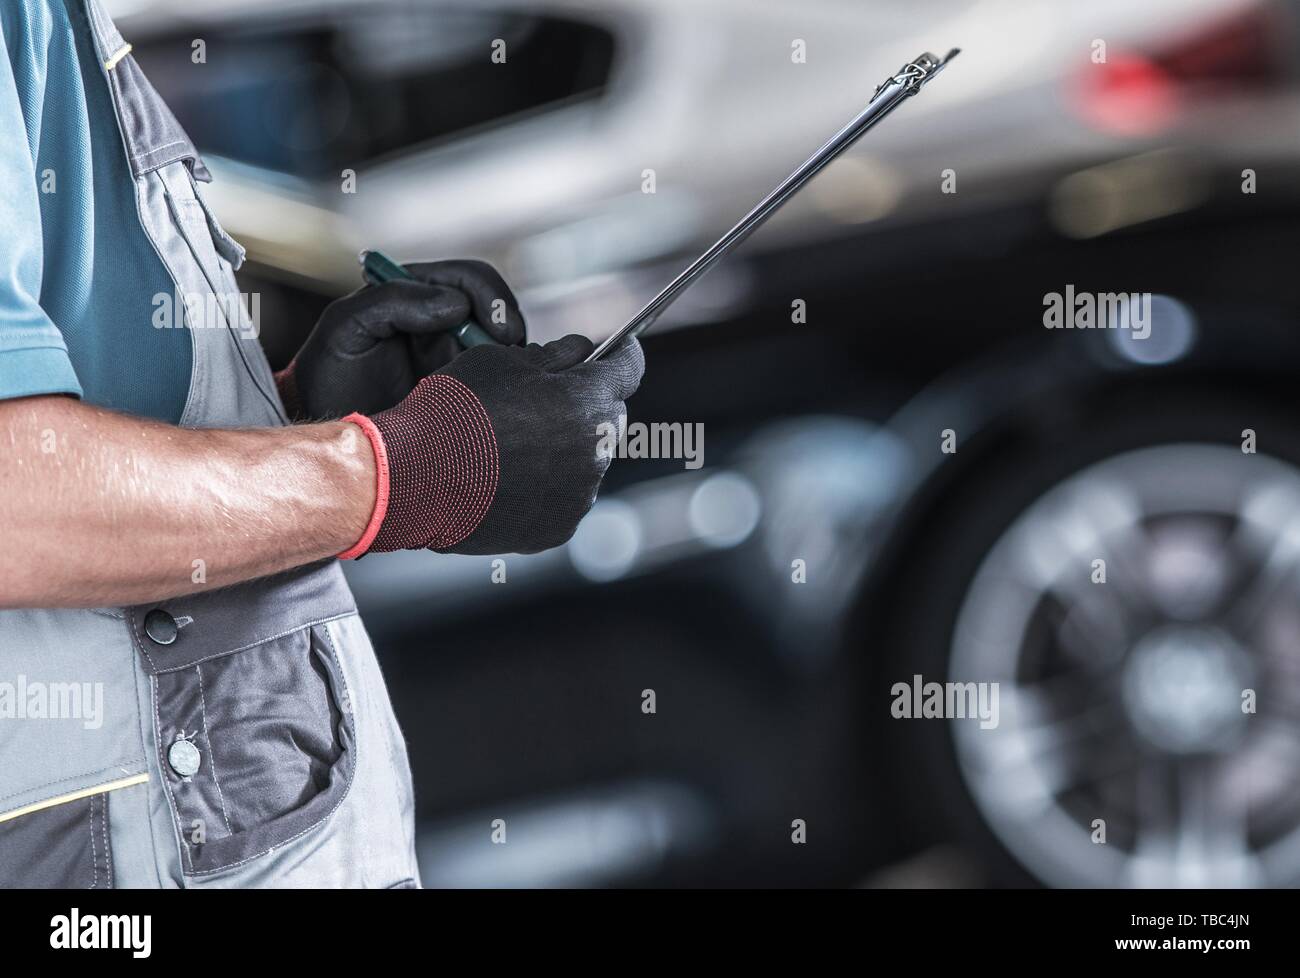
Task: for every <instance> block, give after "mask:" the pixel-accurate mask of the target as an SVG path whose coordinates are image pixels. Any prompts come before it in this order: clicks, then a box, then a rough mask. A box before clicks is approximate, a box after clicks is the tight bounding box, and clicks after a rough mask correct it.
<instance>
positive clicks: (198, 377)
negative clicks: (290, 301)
mask: <svg viewBox="0 0 1300 978" xmlns="http://www.w3.org/2000/svg"><path fill="white" fill-rule="evenodd" d="M0 29H2V30H3V39H4V44H3V48H0V131H2V132H3V134H4V136H5V139H4V140H3V142H0V213H3V214H4V216H5V221H4V224H3V227H0V445H2V446H3V457H2V458H0V525H3V526H4V527H5V546H4V547H3V548H0V609H4V610H0V885H7V886H14V885H47V886H71V887H82V886H85V887H112V886H164V887H180V886H187V887H188V886H201V885H208V886H253V885H264V886H379V887H392V886H415V885H418V875H417V870H416V865H415V859H414V854H413V845H412V798H411V787H410V775H409V772H408V768H407V762H406V751H405V746H404V743H403V740H402V737H401V733H400V731H399V730H398V729H397V725H396V723H395V721H394V719H393V716H392V710H391V707H390V705H389V702H388V696H387V693H386V691H385V688H384V684H383V680H382V677H381V676H380V673H379V669H378V666H377V664H376V662H375V659H374V655H373V652H372V651H371V648H370V645H369V641H368V639H367V637H366V634H365V631H364V629H363V627H362V625H361V623H360V621H359V619H358V618H357V615H356V610H355V606H354V604H353V602H352V598H351V595H350V594H349V592H348V589H347V585H346V583H345V582H344V580H343V577H342V575H341V573H340V571H339V567H338V562H337V561H336V560H335V559H334V558H335V557H340V558H343V559H350V558H355V557H359V556H361V555H363V554H367V553H377V552H384V551H392V550H399V549H423V548H428V549H431V550H436V551H439V552H456V553H473V554H488V553H501V552H534V551H538V550H542V549H545V548H548V547H553V546H556V545H558V544H560V543H562V542H564V541H565V540H566V539H568V537H569V536H570V535H571V534H572V532H573V530H574V528H575V526H576V524H577V522H578V520H579V519H581V517H582V516H583V514H584V513H586V511H587V510H588V509H589V507H590V506H591V503H592V501H593V500H594V498H595V494H596V491H597V488H598V486H599V484H600V481H601V478H602V476H603V474H604V470H605V467H606V466H607V465H608V459H607V458H601V457H599V455H598V453H597V452H596V450H595V446H596V443H597V440H598V436H597V426H598V425H600V424H601V423H602V422H613V421H614V420H615V419H616V418H617V417H618V415H619V414H621V413H622V412H623V410H624V407H623V401H624V399H625V398H627V397H628V396H629V395H630V394H631V393H632V392H633V391H634V390H635V388H636V386H637V384H638V383H639V380H640V376H641V371H642V364H643V361H642V358H641V353H640V349H639V347H638V346H637V345H636V343H635V342H632V343H629V344H627V345H624V346H623V347H620V348H619V349H618V350H616V351H615V352H614V354H613V355H611V356H610V357H608V358H607V359H605V360H603V361H600V362H598V363H594V364H585V363H583V360H584V358H585V357H586V355H587V354H588V353H589V352H590V351H591V348H592V347H591V344H590V343H589V342H588V341H587V340H585V339H583V338H581V337H577V336H569V337H565V338H564V339H562V340H558V341H556V342H554V343H550V344H547V345H546V346H542V347H539V346H535V345H533V346H527V347H524V346H519V345H515V344H519V343H521V342H522V340H523V338H524V324H523V320H522V318H521V317H520V315H519V311H518V307H517V304H516V303H515V300H514V297H513V296H512V295H511V294H510V292H509V290H508V289H507V288H506V286H505V284H504V283H503V282H502V281H501V280H500V278H499V276H497V275H496V273H495V272H493V271H492V270H491V269H490V268H488V267H486V266H484V265H481V264H478V263H472V262H447V263H434V264H429V265H416V266H412V267H411V270H412V271H413V273H414V274H415V275H416V277H417V279H419V280H420V281H416V282H400V283H393V284H390V285H385V286H382V287H375V288H366V289H363V290H361V291H360V292H358V293H355V294H353V295H351V296H349V297H347V298H345V299H342V300H340V301H339V302H337V303H335V304H334V305H332V306H331V307H330V308H329V309H328V310H327V311H326V313H325V315H324V316H323V317H322V318H321V321H320V322H319V323H318V324H317V326H316V329H315V330H314V332H313V333H312V334H311V337H310V338H309V339H308V341H307V343H306V345H305V346H304V348H303V349H302V350H301V351H300V353H299V354H298V356H297V357H296V358H295V360H294V362H293V364H292V365H291V366H290V367H289V368H287V369H286V370H285V371H282V372H281V374H279V375H277V376H274V377H273V376H272V374H271V372H270V369H269V368H268V366H267V364H266V361H265V358H264V356H263V355H262V352H261V350H260V348H259V347H258V345H257V342H256V339H255V338H254V335H253V334H254V332H255V331H254V330H252V329H251V328H249V326H250V324H249V323H248V322H247V318H246V317H247V312H246V310H245V309H244V307H243V306H242V305H241V304H240V303H238V302H234V301H229V300H231V298H232V297H234V296H235V295H237V293H238V286H237V285H236V283H235V280H234V275H233V271H234V269H235V268H237V267H238V266H239V263H240V261H241V260H242V256H243V252H242V249H241V248H240V247H239V246H238V245H237V244H236V243H235V242H234V241H233V240H232V239H231V238H230V237H229V236H228V235H226V233H225V232H224V231H223V230H222V229H221V227H220V225H219V224H218V223H217V222H216V221H215V219H214V218H213V217H212V215H211V214H210V213H209V211H208V209H207V206H206V204H205V202H204V200H203V196H202V192H201V190H200V185H201V183H203V182H205V181H207V180H209V179H210V176H209V174H208V172H207V169H206V167H205V166H204V165H203V161H202V159H201V158H200V157H199V155H198V153H197V152H196V151H195V149H194V147H193V145H192V143H191V142H190V141H189V139H188V137H187V136H186V135H185V133H184V132H183V131H182V130H181V128H180V126H179V125H178V124H177V122H176V120H175V119H174V117H173V116H172V115H171V113H170V112H169V111H168V110H167V108H166V106H165V105H164V104H163V103H162V101H161V100H160V99H159V97H158V96H157V94H156V93H155V92H154V90H153V89H152V87H151V86H150V85H149V84H148V82H147V81H146V80H145V79H144V77H143V75H142V74H141V72H140V70H139V68H138V66H137V65H136V64H135V62H134V60H133V59H132V57H131V55H130V46H129V45H128V44H127V43H126V42H125V41H124V40H123V39H122V37H121V35H120V34H119V33H118V32H117V30H116V29H115V27H114V26H113V24H112V22H111V21H110V20H109V18H108V17H107V16H106V14H105V13H104V11H103V9H102V8H101V6H100V2H99V0H8V2H6V3H5V4H4V5H3V6H2V7H0ZM171 296H181V297H184V301H183V302H182V303H181V305H180V307H179V308H178V309H177V311H176V315H177V316H180V317H182V318H183V323H182V324H180V325H183V326H184V327H185V328H180V329H166V328H156V327H157V326H158V325H159V319H158V312H159V310H160V308H162V305H161V304H160V299H165V298H168V297H171ZM196 298H197V300H198V301H195V300H196ZM213 299H216V300H222V301H203V300H213ZM471 316H472V317H473V318H474V319H475V320H476V321H477V322H478V323H479V324H480V325H482V326H483V327H484V328H485V329H487V330H489V331H491V333H492V335H493V336H494V338H495V339H496V340H497V341H499V343H500V344H501V345H489V346H480V347H476V348H474V349H471V350H469V351H466V352H463V353H460V354H459V355H456V354H457V350H456V349H455V347H454V344H453V343H452V342H451V340H450V338H449V337H447V336H445V335H443V332H444V331H445V330H447V329H449V328H452V327H454V326H457V325H459V324H460V323H461V322H463V321H464V320H465V319H466V318H469V317H471ZM314 419H319V420H314ZM430 559H436V558H435V557H433V556H430Z"/></svg>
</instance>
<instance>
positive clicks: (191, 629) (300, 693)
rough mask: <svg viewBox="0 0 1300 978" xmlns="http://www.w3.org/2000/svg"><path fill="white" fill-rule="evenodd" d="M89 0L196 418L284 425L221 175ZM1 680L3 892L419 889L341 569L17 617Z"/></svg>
mask: <svg viewBox="0 0 1300 978" xmlns="http://www.w3.org/2000/svg"><path fill="white" fill-rule="evenodd" d="M85 2H86V12H87V14H88V16H89V19H90V24H91V28H92V30H93V33H94V36H95V43H96V46H97V49H98V52H99V55H100V59H101V66H102V67H103V68H104V76H105V78H106V83H107V84H108V85H109V87H110V88H111V91H112V98H113V103H114V106H115V109H116V112H117V119H118V124H119V128H120V130H121V133H122V137H123V142H124V145H125V148H126V153H127V156H128V157H129V160H130V166H131V173H132V176H133V179H134V182H135V189H136V199H137V202H138V210H139V215H140V220H141V224H142V226H143V229H144V233H146V234H147V235H148V236H149V238H150V239H151V240H152V242H153V244H154V247H155V248H156V250H157V252H158V254H159V255H160V256H161V258H162V260H163V263H164V265H165V266H166V267H167V270H168V271H169V272H170V274H171V276H172V278H173V279H174V280H175V284H176V288H177V290H178V294H180V295H182V296H185V297H188V298H189V300H190V301H189V302H188V303H187V304H186V306H185V310H184V311H185V317H186V325H187V326H188V327H190V329H189V332H190V335H191V336H192V337H193V349H194V359H193V368H192V375H191V378H190V388H189V398H188V401H187V403H186V407H185V412H184V415H183V417H182V419H181V424H182V425H183V426H187V427H217V426H241V427H245V426H267V425H281V424H284V423H286V422H285V416H284V411H283V408H282V406H281V404H280V400H279V397H278V395H277V393H276V388H275V384H274V381H273V379H272V377H271V371H270V369H269V367H268V366H267V362H266V359H265V357H264V356H263V354H262V350H261V348H260V346H259V344H258V342H257V339H256V336H255V329H254V328H253V326H252V324H251V323H250V322H248V314H247V311H246V310H245V308H244V307H243V305H242V304H241V303H239V302H237V301H232V300H233V299H234V297H235V296H237V293H238V286H237V285H236V283H235V278H234V269H235V268H238V267H239V264H240V263H241V262H242V260H243V249H242V248H240V246H239V245H238V244H236V243H235V241H234V240H233V239H231V238H230V237H229V236H228V235H227V234H226V233H225V232H224V231H223V230H222V229H221V227H220V225H218V224H217V222H216V221H215V220H214V219H213V217H212V214H211V212H210V211H209V210H208V208H207V206H206V204H205V203H204V201H203V198H202V196H201V194H200V193H199V189H198V184H197V183H196V182H195V181H196V179H197V180H200V181H206V180H210V179H211V177H210V176H209V174H208V171H207V168H206V167H205V166H204V165H203V162H202V160H201V159H200V157H199V155H198V153H197V152H196V151H195V149H194V146H193V144H192V143H191V142H190V140H189V138H188V137H187V136H186V135H185V133H184V131H183V130H182V129H181V127H180V125H179V124H178V123H177V122H176V120H175V118H174V117H173V116H172V114H171V112H170V111H169V110H168V109H167V107H166V106H165V105H164V104H163V102H162V100H161V99H160V98H159V96H158V94H157V93H156V92H155V91H154V90H153V88H152V86H151V85H150V84H149V83H148V81H146V80H145V78H144V76H143V74H142V73H141V71H140V69H139V67H138V66H137V65H136V63H135V61H134V60H133V59H132V58H131V56H130V55H129V53H126V54H124V53H123V52H124V51H126V50H127V46H126V44H125V43H124V41H123V40H122V37H121V35H120V34H119V33H118V32H117V30H116V28H115V27H114V26H113V24H112V21H111V20H110V19H109V18H108V16H107V15H106V14H105V12H104V11H103V9H102V8H101V7H100V5H99V0H85ZM74 13H75V12H74ZM125 233H138V231H136V230H135V229H128V230H127V231H126V232H125ZM214 296H216V297H219V298H220V301H211V300H212V298H213V297H214ZM196 300H199V301H196ZM202 300H208V301H202ZM107 313H108V311H106V315H107ZM195 546H196V551H195V554H194V558H195V561H196V563H195V564H194V571H195V573H194V574H193V575H192V576H194V577H196V578H198V577H201V576H202V573H201V568H202V567H203V565H202V564H201V563H200V562H201V561H202V559H203V554H202V552H201V548H200V546H199V544H198V543H197V542H196V545H195ZM84 557H85V559H87V560H93V559H94V554H93V552H88V553H86V554H85V555H84ZM0 682H4V683H7V684H8V686H7V687H6V693H7V694H8V695H9V697H10V703H9V707H10V712H11V714H12V713H14V712H15V711H14V707H15V700H17V704H16V705H17V714H19V715H11V716H8V717H5V718H0V886H63V887H93V888H106V887H156V886H163V887H181V886H184V887H193V886H222V887H229V886H328V887H334V886H369V887H393V886H415V885H418V882H417V881H418V875H417V870H416V865H415V855H414V844H413V824H412V823H413V802H412V795H411V784H410V771H409V768H408V765H407V759H406V747H405V744H404V743H403V740H402V736H401V732H400V731H399V730H398V728H397V723H396V721H395V719H394V717H393V713H392V708H391V706H390V704H389V699H388V693H387V690H386V689H385V687H384V681H383V678H382V676H381V675H380V672H379V667H378V664H377V663H376V661H375V656H374V652H373V651H372V649H371V647H370V642H369V639H368V638H367V636H366V633H365V630H364V628H363V627H362V624H361V621H360V619H359V618H358V617H357V613H356V607H355V605H354V603H353V599H352V595H351V593H350V592H349V590H348V586H347V584H346V582H345V581H344V578H343V575H342V573H341V572H340V570H339V566H338V563H337V562H336V561H333V560H331V561H328V562H326V563H323V564H317V565H313V566H310V567H304V568H300V569H298V570H296V571H291V572H289V573H286V574H282V575H278V576H276V577H273V578H268V579H263V580H259V581H254V582H250V583H247V584H241V585H237V586H235V587H230V588H225V589H221V590H216V591H201V590H199V588H198V587H197V586H196V588H195V590H194V592H193V593H190V594H181V595H179V596H177V597H175V598H172V599H170V600H165V601H158V602H155V603H153V604H149V605H142V606H140V607H134V608H100V609H94V610H53V611H31V610H23V611H0ZM96 701H98V702H100V703H101V704H102V706H101V708H100V709H98V710H96V709H94V707H93V704H94V703H95V702H96ZM91 714H97V716H94V717H91V718H90V719H88V717H90V716H91Z"/></svg>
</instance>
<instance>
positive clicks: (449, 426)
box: [340, 374, 500, 557]
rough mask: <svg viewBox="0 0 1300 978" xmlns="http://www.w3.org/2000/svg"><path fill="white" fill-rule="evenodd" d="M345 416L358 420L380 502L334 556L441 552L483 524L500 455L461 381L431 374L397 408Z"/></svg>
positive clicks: (486, 422) (482, 412)
mask: <svg viewBox="0 0 1300 978" xmlns="http://www.w3.org/2000/svg"><path fill="white" fill-rule="evenodd" d="M358 418H360V420H359V421H358V420H357V419H358ZM344 420H348V421H355V422H356V423H357V424H359V425H361V427H362V430H363V431H365V432H366V435H367V437H369V438H370V440H371V444H372V445H373V446H375V462H376V468H377V469H379V472H380V475H379V483H380V500H381V502H377V503H376V506H375V513H374V515H373V516H372V517H371V520H370V525H369V526H367V528H366V535H365V536H363V537H362V539H361V540H359V541H357V544H356V545H355V546H353V547H352V548H351V549H350V550H347V551H345V553H344V554H341V555H340V556H343V557H353V556H360V555H361V554H363V553H367V552H376V553H385V552H387V551H390V550H415V549H419V548H422V547H428V548H431V549H435V550H443V549H446V548H448V547H453V546H455V545H456V544H458V543H460V542H461V541H462V540H464V539H465V538H466V537H468V536H469V535H470V534H471V533H473V532H474V530H475V529H477V528H478V525H479V524H480V523H481V522H483V517H484V516H486V515H487V511H488V509H489V508H490V507H491V505H492V500H493V499H494V498H495V497H496V491H497V483H498V481H499V480H500V453H499V451H498V448H497V439H496V434H495V432H494V431H493V430H492V422H491V419H490V418H489V417H488V413H487V410H486V409H485V408H484V407H483V404H482V402H481V401H480V400H479V399H478V397H477V396H476V395H475V394H474V392H473V391H472V390H470V389H469V388H468V387H467V386H465V384H463V383H461V382H460V381H459V380H457V379H456V378H454V377H450V376H448V375H446V374H432V375H431V376H428V377H425V378H424V380H422V381H420V383H419V384H417V385H416V388H415V390H414V391H412V392H411V394H410V395H409V396H408V397H407V398H406V399H405V400H403V401H402V402H401V403H400V404H398V405H397V406H396V407H394V408H391V409H390V410H388V411H384V412H382V413H380V414H377V415H375V416H374V418H364V417H361V416H360V415H352V416H349V417H348V418H346V419H344ZM385 483H386V489H387V492H386V494H385V493H384V491H383V490H384V488H385ZM385 495H386V496H387V499H386V503H385V502H382V500H383V497H384V496H385ZM381 508H382V512H381Z"/></svg>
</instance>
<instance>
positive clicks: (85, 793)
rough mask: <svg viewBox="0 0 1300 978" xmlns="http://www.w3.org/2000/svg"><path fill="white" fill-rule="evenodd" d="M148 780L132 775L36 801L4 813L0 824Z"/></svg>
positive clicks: (144, 777)
mask: <svg viewBox="0 0 1300 978" xmlns="http://www.w3.org/2000/svg"><path fill="white" fill-rule="evenodd" d="M148 780H149V775H148V774H147V773H145V774H133V775H131V777H129V778H118V779H117V780H116V781H109V782H108V783H107V784H97V785H94V786H92V787H90V788H82V789H81V790H80V791H74V792H72V793H71V794H67V795H59V796H58V797H57V798H47V799H46V800H45V801H38V802H35V803H33V804H31V805H24V806H23V807H22V808H15V809H14V810H13V811H12V812H5V813H4V814H2V815H0V822H7V821H9V820H10V819H11V818H18V817H19V816H20V815H30V814H31V813H32V812H39V811H41V810H42V809H45V808H53V807H54V806H55V805H66V804H67V803H68V802H70V801H78V800H80V799H82V798H89V797H90V796H91V795H102V794H106V793H108V792H110V791H116V790H117V789H118V788H129V787H131V785H133V784H144V783H145V782H146V781H148Z"/></svg>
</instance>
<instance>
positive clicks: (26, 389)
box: [0, 0, 193, 422]
mask: <svg viewBox="0 0 1300 978" xmlns="http://www.w3.org/2000/svg"><path fill="white" fill-rule="evenodd" d="M0 32H3V38H4V43H3V45H0V399H6V398H13V397H24V396H28V395H34V394H74V395H77V396H80V397H83V398H84V399H85V400H86V401H88V402H91V403H94V404H99V405H102V406H104V407H109V408H113V409H116V410H120V411H126V412H129V413H132V414H139V415H146V416H149V417H153V418H158V419H160V420H163V421H171V422H176V421H179V420H180V417H181V413H182V411H183V410H184V407H185V399H186V395H187V393H188V390H189V381H190V363H191V358H192V356H193V354H192V350H191V345H190V340H191V337H190V335H189V331H188V330H186V329H159V328H155V319H154V313H155V311H156V309H158V308H159V307H158V305H157V303H156V299H155V297H156V296H159V295H168V296H170V295H171V294H172V292H173V290H174V288H175V287H174V285H173V283H172V280H171V278H170V276H169V275H168V274H167V271H166V269H165V268H164V267H163V264H162V261H161V259H159V257H158V255H157V253H156V252H155V251H154V250H153V246H152V244H151V243H150V242H149V239H148V238H147V237H146V235H145V232H144V229H143V228H142V227H141V225H140V219H139V216H138V214H137V211H136V205H135V190H134V184H133V182H132V178H131V172H130V169H129V167H128V164H127V159H126V152H125V150H124V148H123V145H122V138H121V135H120V134H119V132H118V128H117V120H116V117H115V116H114V112H113V104H112V97H111V95H110V93H109V90H108V83H107V81H106V80H105V79H104V77H103V74H102V71H101V68H100V66H99V64H98V54H97V52H96V50H95V43H94V38H93V35H92V34H91V32H90V24H89V21H88V19H87V14H86V10H85V7H84V0H0Z"/></svg>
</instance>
